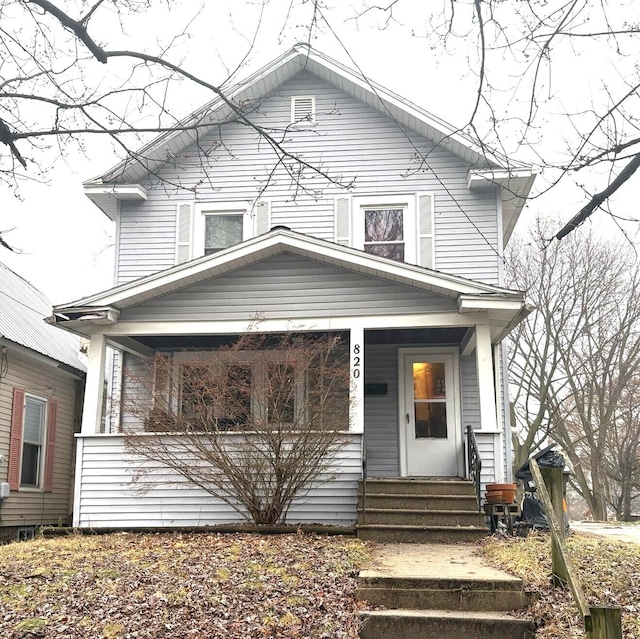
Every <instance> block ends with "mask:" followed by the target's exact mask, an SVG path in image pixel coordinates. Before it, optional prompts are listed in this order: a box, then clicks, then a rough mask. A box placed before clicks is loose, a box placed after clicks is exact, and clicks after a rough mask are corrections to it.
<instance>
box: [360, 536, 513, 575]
mask: <svg viewBox="0 0 640 639" xmlns="http://www.w3.org/2000/svg"><path fill="white" fill-rule="evenodd" d="M477 553H478V549H477V548H476V547H475V546H464V545H460V546H453V545H447V544H384V545H380V546H377V547H375V548H373V549H371V561H370V563H369V564H368V565H367V566H366V568H365V569H364V570H362V571H361V572H360V575H361V577H395V578H400V579H402V578H409V577H418V578H427V579H460V580H465V581H466V580H475V579H477V580H486V581H491V582H502V583H504V584H505V585H506V584H514V585H515V584H519V583H521V582H520V579H518V578H517V577H513V576H512V575H509V574H508V573H506V572H504V571H503V570H500V569H498V568H494V567H492V566H490V565H489V564H488V563H487V562H486V561H485V560H484V559H483V558H482V557H480V556H479V555H478V554H477Z"/></svg>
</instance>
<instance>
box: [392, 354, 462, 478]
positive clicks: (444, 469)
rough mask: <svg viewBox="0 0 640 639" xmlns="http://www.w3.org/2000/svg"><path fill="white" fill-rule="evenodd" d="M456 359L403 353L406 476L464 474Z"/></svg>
mask: <svg viewBox="0 0 640 639" xmlns="http://www.w3.org/2000/svg"><path fill="white" fill-rule="evenodd" d="M457 357H458V356H457V353H453V352H450V353H443V352H433V351H431V352H430V351H428V350H424V351H422V352H417V351H412V352H410V353H403V352H402V351H401V352H400V439H401V442H400V444H401V455H402V462H404V463H401V474H402V475H407V476H418V477H458V476H461V475H462V465H463V460H462V444H461V442H462V437H461V433H460V418H459V410H460V384H459V382H458V359H457Z"/></svg>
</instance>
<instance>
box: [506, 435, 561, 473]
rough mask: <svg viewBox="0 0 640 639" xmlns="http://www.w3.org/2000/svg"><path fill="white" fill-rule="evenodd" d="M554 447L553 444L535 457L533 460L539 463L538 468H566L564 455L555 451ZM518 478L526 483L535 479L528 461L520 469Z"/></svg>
mask: <svg viewBox="0 0 640 639" xmlns="http://www.w3.org/2000/svg"><path fill="white" fill-rule="evenodd" d="M553 447H554V445H553V444H552V445H551V446H547V447H546V448H544V449H543V450H541V451H540V452H539V453H538V454H536V455H534V456H533V458H534V459H535V460H536V461H537V462H538V466H540V467H541V468H564V466H565V460H564V455H562V453H559V452H558V451H557V450H553ZM516 478H517V479H522V480H524V481H528V480H531V479H532V478H533V475H532V474H531V469H530V468H529V462H528V461H526V462H525V463H524V464H522V466H520V468H518V470H517V471H516Z"/></svg>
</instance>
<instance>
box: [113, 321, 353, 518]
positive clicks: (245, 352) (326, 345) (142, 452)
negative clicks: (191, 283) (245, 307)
mask: <svg viewBox="0 0 640 639" xmlns="http://www.w3.org/2000/svg"><path fill="white" fill-rule="evenodd" d="M125 375H126V378H125V387H124V391H123V397H124V399H123V414H124V415H125V423H126V422H127V415H128V417H129V427H128V428H126V429H125V435H126V437H125V441H126V445H127V447H128V448H129V450H130V451H131V452H132V453H134V454H135V455H136V456H138V457H139V458H142V459H143V460H151V461H154V462H158V463H159V464H160V465H161V467H163V468H165V469H166V468H169V469H171V470H173V471H174V472H176V473H178V474H179V475H181V476H182V477H184V478H185V479H187V480H188V481H189V482H191V483H193V484H195V485H197V486H199V487H200V488H202V489H204V490H206V491H207V492H209V493H211V494H212V495H215V496H216V497H219V498H220V499H222V500H224V501H225V502H226V503H227V504H229V505H230V506H232V507H233V508H234V509H235V510H237V511H238V512H239V513H241V514H242V516H243V517H245V518H246V519H248V520H249V521H252V522H254V523H255V524H279V523H282V522H283V521H284V520H285V519H286V516H287V513H288V511H289V508H290V506H291V504H292V502H293V501H294V500H295V499H296V498H299V497H302V496H304V495H305V494H306V493H307V492H308V491H309V489H310V488H311V487H312V486H313V485H314V484H315V483H322V481H326V480H327V479H328V477H329V476H330V474H331V467H332V465H333V464H334V463H335V461H336V460H335V457H336V455H337V454H338V453H339V452H340V450H341V448H342V447H343V446H344V444H345V441H346V438H345V430H346V429H348V423H349V412H350V405H349V402H350V399H349V397H350V393H349V388H350V387H349V363H348V349H346V348H345V343H344V340H343V339H342V338H341V336H340V335H336V334H332V335H329V334H317V335H300V334H295V333H292V334H287V335H278V336H273V335H272V336H269V335H263V334H256V333H254V332H249V333H247V334H245V335H243V336H241V337H239V338H238V339H237V340H235V341H234V342H233V343H232V344H231V345H229V346H225V347H221V348H219V349H217V350H215V351H188V352H187V351H184V352H180V353H176V352H174V353H166V354H158V355H156V357H155V359H154V361H153V362H152V364H151V365H149V366H147V367H140V366H138V367H131V366H130V367H129V369H128V370H127V371H126V373H125ZM132 419H133V425H131V420H132ZM141 426H143V429H142V430H143V431H144V432H140V431H141V429H140V427H141ZM143 474H144V471H143Z"/></svg>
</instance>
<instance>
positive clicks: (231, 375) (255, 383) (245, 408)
mask: <svg viewBox="0 0 640 639" xmlns="http://www.w3.org/2000/svg"><path fill="white" fill-rule="evenodd" d="M297 359H298V357H296V356H295V355H292V354H290V353H286V352H279V351H264V352H261V351H258V352H244V353H233V354H229V353H216V352H212V353H199V354H195V353H179V354H176V361H177V363H178V367H179V368H178V370H179V373H178V374H179V380H178V397H179V405H178V406H177V411H176V413H177V414H178V415H179V416H180V417H181V418H182V419H183V420H185V421H186V422H192V423H193V425H194V427H196V428H198V429H206V428H207V425H210V426H211V427H213V428H215V429H216V430H237V429H243V428H246V427H247V426H251V424H256V423H257V422H260V423H263V424H271V425H280V426H288V427H290V428H291V427H293V426H294V425H295V424H298V423H301V422H303V421H304V417H305V415H304V411H305V406H304V399H305V397H306V396H307V393H308V386H309V381H308V379H306V375H305V371H304V369H303V367H302V366H300V365H296V360H297Z"/></svg>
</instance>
